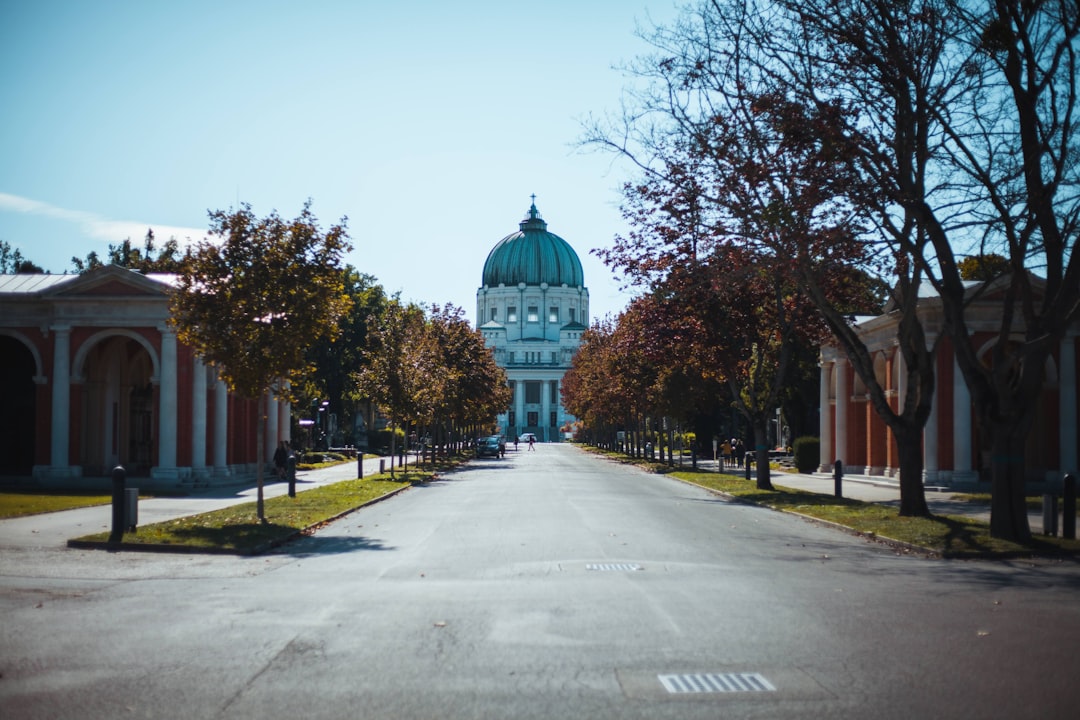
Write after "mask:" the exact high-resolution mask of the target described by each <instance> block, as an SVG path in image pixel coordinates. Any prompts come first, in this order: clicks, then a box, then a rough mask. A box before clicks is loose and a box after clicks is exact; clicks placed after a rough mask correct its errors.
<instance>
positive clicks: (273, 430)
mask: <svg viewBox="0 0 1080 720" xmlns="http://www.w3.org/2000/svg"><path fill="white" fill-rule="evenodd" d="M277 406H278V400H277V396H276V395H274V393H273V392H272V391H270V390H267V391H266V434H265V435H264V436H263V462H264V463H272V462H273V461H274V451H275V450H277V446H278V407H277Z"/></svg>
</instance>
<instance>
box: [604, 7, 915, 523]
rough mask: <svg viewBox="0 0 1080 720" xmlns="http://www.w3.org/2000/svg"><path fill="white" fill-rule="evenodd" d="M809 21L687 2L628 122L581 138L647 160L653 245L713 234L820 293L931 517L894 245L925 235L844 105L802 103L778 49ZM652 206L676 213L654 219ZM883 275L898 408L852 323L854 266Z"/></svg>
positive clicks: (906, 272) (641, 69) (905, 284)
mask: <svg viewBox="0 0 1080 720" xmlns="http://www.w3.org/2000/svg"><path fill="white" fill-rule="evenodd" d="M792 12H793V13H795V12H797V11H796V10H794V9H793V10H792ZM799 28H800V25H799V23H798V22H797V21H796V20H795V19H792V16H791V15H785V14H784V13H783V12H781V11H780V7H779V4H777V3H770V2H768V1H767V0H765V1H763V2H758V3H753V2H752V3H749V4H748V3H744V2H741V1H740V2H736V1H734V0H733V1H732V2H725V1H723V0H715V1H713V2H703V3H701V4H700V5H699V6H697V7H696V8H693V9H689V10H687V11H686V13H685V14H684V16H683V17H682V18H681V21H680V22H679V23H677V24H676V25H674V26H672V27H671V28H664V27H658V28H656V29H655V31H654V32H653V34H651V35H650V36H649V37H648V38H647V39H648V40H649V41H650V42H651V43H652V44H653V46H654V47H655V48H656V49H657V50H658V54H656V55H654V56H650V57H649V58H646V59H645V60H643V61H641V62H640V63H639V64H638V65H636V66H634V68H633V69H632V70H633V72H634V74H635V75H636V77H637V78H638V79H639V80H641V81H642V84H643V85H644V88H643V89H641V90H640V91H638V92H636V94H634V95H633V96H632V99H633V101H634V102H633V103H632V104H631V106H632V109H631V110H630V111H629V112H628V113H627V115H626V116H625V117H624V118H623V120H622V122H621V126H619V125H615V126H614V127H612V126H601V125H596V126H594V127H593V128H592V129H591V130H590V132H589V134H588V136H587V138H586V139H587V142H590V143H592V144H594V145H599V146H601V147H605V148H607V149H611V150H615V151H616V152H618V153H620V154H621V155H623V156H624V157H627V158H629V159H631V161H632V162H633V163H634V165H635V166H636V167H637V169H638V170H639V172H640V173H641V176H642V180H641V181H640V182H639V183H637V184H636V185H628V188H630V189H631V191H632V195H631V197H635V198H640V199H643V200H644V202H641V203H639V206H640V207H639V209H638V211H637V213H636V215H635V216H633V218H632V219H636V220H637V225H638V226H640V227H643V228H645V234H646V235H648V236H650V237H649V240H650V241H651V242H652V243H653V246H655V247H660V248H670V249H674V250H675V251H676V252H679V251H680V248H682V247H684V246H686V245H687V243H688V242H691V243H693V245H700V243H701V242H702V239H703V238H707V237H708V235H709V232H710V231H711V234H712V235H714V236H715V237H717V238H727V239H728V241H734V242H735V243H737V244H740V245H742V246H743V247H744V248H745V250H746V251H747V252H749V254H750V256H751V257H756V258H759V259H760V260H761V261H762V262H765V263H766V264H767V263H770V262H771V263H775V265H774V266H775V267H777V268H780V269H781V272H782V273H783V274H784V275H786V276H787V277H788V278H789V282H790V283H794V284H796V285H797V286H798V289H799V290H800V294H802V295H804V296H805V297H808V298H809V299H810V300H811V301H812V302H813V303H814V305H815V306H816V308H817V310H818V312H819V314H820V315H821V317H822V319H823V320H824V322H825V323H826V324H827V325H828V327H829V329H830V330H831V331H832V332H833V334H834V335H835V336H836V338H837V340H838V342H839V343H840V344H841V346H842V347H843V349H844V350H845V351H846V353H847V354H848V356H849V357H850V358H851V360H852V364H853V366H854V368H855V370H856V372H857V373H858V374H859V376H860V378H861V379H863V381H864V382H865V384H866V386H867V389H868V392H869V395H870V399H871V402H872V404H873V406H874V408H875V410H877V411H878V412H879V413H880V414H881V415H882V416H883V418H884V419H885V422H886V424H887V425H888V426H889V427H890V428H891V429H892V430H893V432H894V436H895V437H896V439H897V444H898V450H899V455H900V483H901V508H900V512H901V514H904V515H927V514H929V509H928V507H927V505H926V502H925V496H924V492H923V488H922V455H921V433H922V428H923V427H924V426H925V423H926V419H927V418H928V416H929V411H930V407H931V402H932V393H933V381H934V376H933V347H932V345H930V344H928V343H927V341H926V334H925V332H924V331H923V328H922V326H921V324H920V323H919V321H918V317H917V315H916V312H915V309H916V305H917V302H918V292H917V288H918V287H919V285H920V283H921V282H922V279H923V278H924V267H923V266H922V265H920V264H918V263H911V262H904V261H903V253H902V252H901V250H900V249H899V248H902V247H903V246H904V244H905V243H907V244H911V243H916V244H917V243H920V242H921V243H923V244H925V243H926V237H925V234H924V233H921V232H920V230H919V226H918V223H917V222H916V221H915V219H914V211H913V210H912V209H910V208H908V209H907V210H906V214H905V212H904V208H903V207H902V206H901V208H900V209H901V212H899V213H898V212H897V211H896V206H895V205H893V204H890V203H888V202H887V201H886V198H887V193H885V192H884V191H883V190H882V189H881V182H882V177H883V175H884V174H885V173H884V171H882V170H881V169H880V168H878V167H877V166H874V165H872V163H871V162H870V160H874V159H876V156H873V157H871V158H870V160H867V157H866V156H865V155H864V154H862V153H860V148H858V147H855V146H853V145H852V143H850V142H849V141H848V140H847V138H846V137H845V136H844V135H843V133H842V132H841V129H842V128H844V127H845V123H844V118H845V114H846V113H847V112H848V111H849V110H850V108H849V107H848V106H846V105H845V104H844V103H842V102H821V103H816V104H814V103H808V102H801V101H800V100H799V99H798V95H797V94H796V93H795V92H793V91H792V90H791V85H790V84H785V82H784V79H783V76H784V72H785V70H787V69H788V68H789V66H788V65H787V64H786V63H785V62H784V60H785V59H786V60H789V61H790V62H791V63H792V66H793V67H799V63H797V62H796V61H795V60H794V59H793V58H798V57H805V55H802V56H800V55H798V53H799V52H800V51H802V52H805V51H806V47H807V40H806V39H805V38H802V37H801V36H799V35H798V33H799V32H800V30H799ZM779 38H783V41H780V40H779ZM793 38H794V40H793ZM795 40H799V41H798V42H795ZM898 137H899V136H898ZM898 142H899V140H898ZM918 159H919V158H918V157H916V158H914V160H916V161H917V160H918ZM868 166H869V169H868ZM870 170H878V172H877V174H874V173H872V172H870ZM925 171H926V170H925V163H923V164H919V163H918V162H915V164H914V165H903V166H902V168H901V169H900V170H897V173H898V174H899V175H900V178H899V180H896V178H894V177H891V176H890V178H889V179H890V180H893V181H894V182H893V184H896V182H904V183H906V182H917V181H918V179H919V178H922V177H925V176H924V175H923V173H925ZM904 172H907V173H909V174H911V173H914V174H915V176H916V177H915V179H911V178H909V177H908V176H907V175H904V174H903V173H904ZM657 211H660V212H661V213H663V214H665V215H668V216H672V217H676V218H677V220H676V222H674V223H670V222H666V223H664V224H663V225H662V226H661V228H660V230H659V231H657V230H656V229H655V228H656V226H657V225H658V222H657V221H655V220H653V216H654V215H655V214H656V212H657ZM695 226H697V227H695ZM699 228H700V229H699ZM649 255H650V256H651V257H657V256H658V255H657V253H650V254H649ZM659 257H662V255H659ZM784 265H787V267H788V268H789V270H790V274H788V272H786V271H785V270H784V269H783V266H784ZM882 274H892V275H893V276H894V283H893V287H894V293H893V296H892V299H891V306H892V309H894V310H895V311H896V312H897V314H898V315H899V316H900V318H901V320H900V338H899V339H900V342H899V346H900V351H901V354H902V355H903V358H904V361H905V363H904V368H905V370H906V372H907V384H906V387H907V393H906V396H905V397H904V399H903V402H902V403H901V407H900V409H899V411H897V410H895V409H894V408H893V407H892V406H891V405H890V402H889V388H888V387H887V386H886V385H885V382H884V380H885V379H884V378H878V377H877V375H876V373H875V368H874V358H873V354H872V353H871V352H870V351H869V349H868V348H867V347H866V346H865V344H864V342H863V340H862V338H861V337H860V336H859V334H858V332H857V330H856V328H855V327H854V326H853V323H852V321H851V317H852V310H853V307H854V306H857V305H858V304H859V300H860V295H861V294H862V288H861V287H860V282H859V279H860V278H865V277H867V276H870V277H872V276H874V275H882ZM759 367H760V365H759Z"/></svg>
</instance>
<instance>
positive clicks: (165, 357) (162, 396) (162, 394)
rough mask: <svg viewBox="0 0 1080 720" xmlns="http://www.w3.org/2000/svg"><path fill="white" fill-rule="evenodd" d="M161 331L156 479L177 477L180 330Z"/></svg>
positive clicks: (163, 328) (164, 328)
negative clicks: (177, 353) (178, 336)
mask: <svg viewBox="0 0 1080 720" xmlns="http://www.w3.org/2000/svg"><path fill="white" fill-rule="evenodd" d="M158 329H159V331H160V332H161V376H160V377H159V378H158V464H157V467H155V468H153V469H152V470H151V471H150V474H151V476H152V477H154V478H156V479H157V478H160V479H173V478H176V477H178V476H179V473H178V472H177V469H176V429H177V428H176V408H177V402H176V400H177V398H176V388H177V385H176V331H175V330H173V329H172V328H171V327H169V326H167V325H166V326H164V327H159V328H158Z"/></svg>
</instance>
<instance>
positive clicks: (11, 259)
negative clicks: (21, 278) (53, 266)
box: [0, 240, 45, 275]
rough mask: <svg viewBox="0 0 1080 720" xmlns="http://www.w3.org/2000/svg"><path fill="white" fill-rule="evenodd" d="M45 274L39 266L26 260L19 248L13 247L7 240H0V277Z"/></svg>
mask: <svg viewBox="0 0 1080 720" xmlns="http://www.w3.org/2000/svg"><path fill="white" fill-rule="evenodd" d="M43 272H45V271H44V270H43V269H42V268H41V267H40V266H39V265H36V264H34V263H32V262H30V261H29V260H27V259H26V258H24V257H23V254H22V252H21V251H20V250H19V248H13V247H11V245H9V244H8V242H7V241H6V240H0V275H17V274H20V273H43Z"/></svg>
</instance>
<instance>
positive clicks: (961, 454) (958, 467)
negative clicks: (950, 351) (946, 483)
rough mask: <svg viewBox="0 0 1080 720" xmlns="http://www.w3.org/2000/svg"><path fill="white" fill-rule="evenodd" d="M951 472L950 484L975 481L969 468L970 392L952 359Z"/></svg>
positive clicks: (973, 474) (963, 483)
mask: <svg viewBox="0 0 1080 720" xmlns="http://www.w3.org/2000/svg"><path fill="white" fill-rule="evenodd" d="M952 390H953V406H952V413H953V472H952V483H951V484H952V485H953V486H956V485H966V484H969V483H973V482H975V473H974V471H972V469H971V392H970V391H969V390H968V386H967V380H965V379H964V374H963V373H962V372H960V366H959V365H958V364H957V363H956V360H955V359H954V360H953V388H952Z"/></svg>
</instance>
